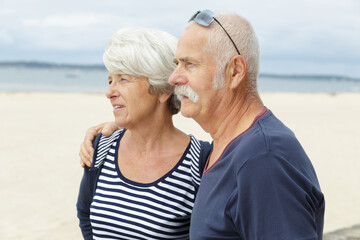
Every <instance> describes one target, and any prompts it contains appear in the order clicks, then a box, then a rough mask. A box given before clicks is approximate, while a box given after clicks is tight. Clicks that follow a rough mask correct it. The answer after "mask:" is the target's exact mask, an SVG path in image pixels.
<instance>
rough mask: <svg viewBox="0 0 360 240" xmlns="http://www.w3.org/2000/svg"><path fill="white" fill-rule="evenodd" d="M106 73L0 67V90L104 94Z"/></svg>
mask: <svg viewBox="0 0 360 240" xmlns="http://www.w3.org/2000/svg"><path fill="white" fill-rule="evenodd" d="M107 74H108V73H107V71H105V70H83V69H82V70H74V69H58V68H24V67H20V68H14V67H0V91H7V92H17V91H20V92H87V93H104V92H106V89H107V77H108V75H107ZM258 87H259V91H260V92H313V93H314V92H325V93H334V92H360V81H339V80H331V79H328V80H318V79H291V78H270V77H260V78H259V81H258Z"/></svg>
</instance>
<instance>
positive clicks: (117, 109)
mask: <svg viewBox="0 0 360 240" xmlns="http://www.w3.org/2000/svg"><path fill="white" fill-rule="evenodd" d="M123 108H125V106H124V105H113V109H114V110H113V111H114V112H116V111H120V110H121V109H123Z"/></svg>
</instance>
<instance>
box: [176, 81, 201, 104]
mask: <svg viewBox="0 0 360 240" xmlns="http://www.w3.org/2000/svg"><path fill="white" fill-rule="evenodd" d="M174 93H175V95H176V97H177V98H178V99H179V100H180V101H181V99H182V98H183V97H187V98H188V99H189V100H190V101H192V102H194V103H196V102H197V101H198V100H199V96H198V95H197V94H196V93H195V91H194V90H193V89H192V88H191V87H190V86H188V85H177V86H175V89H174Z"/></svg>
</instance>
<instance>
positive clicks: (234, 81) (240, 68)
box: [227, 55, 247, 89]
mask: <svg viewBox="0 0 360 240" xmlns="http://www.w3.org/2000/svg"><path fill="white" fill-rule="evenodd" d="M246 68H247V64H246V60H245V58H244V57H243V56H241V55H236V56H234V57H233V58H232V59H231V60H230V62H229V64H228V67H227V71H228V74H229V75H228V76H229V77H230V83H229V86H230V89H235V88H237V87H239V85H240V83H241V81H242V80H243V79H245V76H246Z"/></svg>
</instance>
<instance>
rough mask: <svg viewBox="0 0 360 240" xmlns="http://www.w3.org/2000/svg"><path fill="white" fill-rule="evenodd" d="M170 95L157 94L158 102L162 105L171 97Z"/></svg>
mask: <svg viewBox="0 0 360 240" xmlns="http://www.w3.org/2000/svg"><path fill="white" fill-rule="evenodd" d="M171 95H172V93H161V94H159V97H158V98H159V101H160V102H161V103H164V102H166V101H167V100H168V99H169V98H170V97H171Z"/></svg>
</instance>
